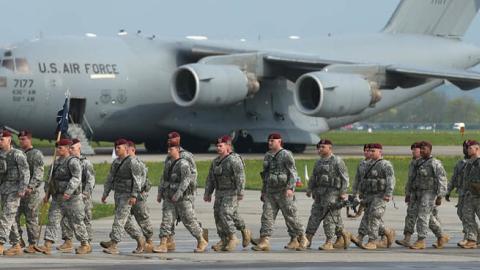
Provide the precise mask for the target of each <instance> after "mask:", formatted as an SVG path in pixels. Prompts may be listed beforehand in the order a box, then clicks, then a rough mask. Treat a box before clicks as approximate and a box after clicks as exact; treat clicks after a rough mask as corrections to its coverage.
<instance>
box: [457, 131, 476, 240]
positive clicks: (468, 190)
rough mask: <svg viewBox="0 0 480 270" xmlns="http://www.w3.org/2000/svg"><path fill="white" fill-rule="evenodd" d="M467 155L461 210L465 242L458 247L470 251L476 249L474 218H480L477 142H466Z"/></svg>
mask: <svg viewBox="0 0 480 270" xmlns="http://www.w3.org/2000/svg"><path fill="white" fill-rule="evenodd" d="M467 146H468V155H469V156H470V159H469V160H468V162H467V165H466V167H465V171H464V179H463V180H464V191H465V195H464V196H465V197H464V205H463V208H462V210H463V211H462V212H463V217H464V222H465V229H466V234H467V241H466V242H465V243H464V244H460V247H462V248H466V249H471V248H476V247H477V239H478V225H477V222H476V221H475V219H476V216H477V217H479V218H480V145H479V143H478V142H477V141H474V140H469V141H468V142H467Z"/></svg>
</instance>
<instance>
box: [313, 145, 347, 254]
mask: <svg viewBox="0 0 480 270" xmlns="http://www.w3.org/2000/svg"><path fill="white" fill-rule="evenodd" d="M317 150H318V153H319V155H320V159H319V160H317V162H316V163H315V167H314V168H313V173H312V176H311V177H310V181H309V182H308V188H307V197H313V200H314V202H313V204H312V209H311V214H310V218H309V220H308V225H307V230H306V233H307V239H308V241H309V242H310V243H311V242H312V238H313V236H314V235H315V232H316V231H317V229H318V227H319V226H320V222H322V221H323V230H324V231H325V237H326V240H325V244H323V245H322V246H320V247H319V249H320V250H333V249H334V247H333V239H334V237H335V235H337V238H342V237H343V238H344V241H345V239H346V240H347V242H345V243H347V246H348V243H349V240H350V238H351V235H350V233H348V232H344V228H343V221H342V217H341V215H340V209H338V208H335V209H334V208H332V205H334V204H336V203H338V201H339V200H342V201H345V200H347V199H348V194H347V190H348V184H349V178H348V170H347V167H346V166H345V162H343V160H342V159H341V158H339V157H337V156H335V155H334V154H333V151H332V142H331V141H330V140H327V139H323V140H321V141H320V142H318V144H317ZM344 235H345V236H344Z"/></svg>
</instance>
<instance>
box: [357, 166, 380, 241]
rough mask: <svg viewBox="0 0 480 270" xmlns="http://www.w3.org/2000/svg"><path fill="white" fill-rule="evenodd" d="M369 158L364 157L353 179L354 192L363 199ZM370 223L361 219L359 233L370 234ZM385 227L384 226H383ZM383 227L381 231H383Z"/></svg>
mask: <svg viewBox="0 0 480 270" xmlns="http://www.w3.org/2000/svg"><path fill="white" fill-rule="evenodd" d="M369 162H370V160H369V159H364V160H362V161H360V163H359V164H358V167H357V172H356V173H355V180H354V181H353V184H352V193H353V195H354V196H355V197H357V196H359V197H360V199H363V194H362V193H361V185H362V181H363V178H364V177H365V173H366V172H367V169H368V167H369V164H370V163H369ZM367 227H368V224H367V222H366V220H364V219H362V220H361V221H360V226H359V227H358V234H360V235H368V228H367ZM382 228H383V226H382ZM382 228H381V230H380V231H383V229H382Z"/></svg>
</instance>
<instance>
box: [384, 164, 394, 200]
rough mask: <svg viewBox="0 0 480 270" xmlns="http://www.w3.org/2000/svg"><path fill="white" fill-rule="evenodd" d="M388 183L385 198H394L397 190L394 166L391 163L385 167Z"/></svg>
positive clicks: (386, 183)
mask: <svg viewBox="0 0 480 270" xmlns="http://www.w3.org/2000/svg"><path fill="white" fill-rule="evenodd" d="M384 166H385V167H384V170H385V176H386V179H385V180H386V182H385V196H389V197H392V196H393V190H394V189H395V172H394V171H393V166H392V164H391V163H390V162H388V163H386V165H384Z"/></svg>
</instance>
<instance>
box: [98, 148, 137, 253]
mask: <svg viewBox="0 0 480 270" xmlns="http://www.w3.org/2000/svg"><path fill="white" fill-rule="evenodd" d="M115 153H116V155H117V158H116V159H115V160H114V161H113V163H112V167H111V169H110V173H109V174H108V177H107V182H106V183H105V185H104V191H103V196H102V203H106V202H107V197H108V195H109V194H110V191H112V190H113V191H114V199H115V218H114V220H113V224H112V231H111V232H110V241H102V242H100V245H101V246H102V247H103V248H104V249H103V252H105V253H109V254H119V253H120V251H119V250H118V247H117V245H118V243H120V241H122V239H123V235H124V232H125V231H127V232H128V233H129V235H130V236H131V237H132V238H133V239H135V240H136V241H137V248H136V249H135V250H134V253H141V252H143V248H144V246H145V238H144V237H143V235H142V232H141V231H140V228H139V227H138V225H137V224H136V223H135V222H133V220H132V217H131V211H132V207H133V206H134V205H135V204H136V203H137V198H138V193H139V192H140V188H141V183H142V177H143V174H144V168H143V167H142V166H141V165H140V164H139V163H138V162H134V161H133V159H132V157H131V156H130V155H128V141H127V140H125V139H118V140H117V141H116V142H115Z"/></svg>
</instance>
